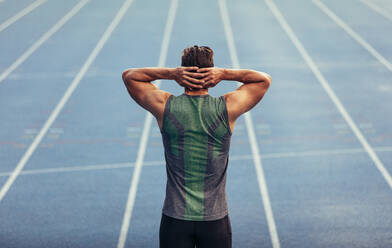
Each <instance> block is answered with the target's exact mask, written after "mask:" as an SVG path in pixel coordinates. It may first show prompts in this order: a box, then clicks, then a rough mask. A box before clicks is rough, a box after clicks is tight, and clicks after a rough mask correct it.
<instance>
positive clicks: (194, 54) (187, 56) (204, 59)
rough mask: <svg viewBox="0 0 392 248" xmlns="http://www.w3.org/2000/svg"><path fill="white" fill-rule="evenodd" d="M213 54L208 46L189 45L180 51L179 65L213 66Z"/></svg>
mask: <svg viewBox="0 0 392 248" xmlns="http://www.w3.org/2000/svg"><path fill="white" fill-rule="evenodd" d="M213 56H214V52H213V51H212V49H211V48H209V47H208V46H200V47H199V46H196V45H195V46H191V47H188V48H185V49H184V51H183V52H182V56H181V66H186V67H189V66H197V67H199V68H205V67H214V58H213Z"/></svg>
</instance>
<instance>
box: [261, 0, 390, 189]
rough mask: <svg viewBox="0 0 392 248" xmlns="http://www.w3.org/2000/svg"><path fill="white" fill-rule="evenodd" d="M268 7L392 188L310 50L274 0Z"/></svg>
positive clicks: (388, 176) (386, 172)
mask: <svg viewBox="0 0 392 248" xmlns="http://www.w3.org/2000/svg"><path fill="white" fill-rule="evenodd" d="M265 2H266V3H267V5H268V7H269V8H270V10H271V11H272V13H273V14H274V15H275V17H276V19H277V20H278V22H279V24H280V25H281V26H282V28H283V29H284V31H285V32H286V33H287V35H288V36H289V38H290V39H291V41H292V42H293V44H294V45H295V47H296V48H297V49H298V51H299V52H300V54H301V55H302V57H303V59H304V60H305V62H306V63H307V64H308V66H309V68H310V69H311V70H312V72H313V74H314V75H315V76H316V78H317V79H318V81H319V82H320V84H321V85H322V87H323V88H324V90H325V91H326V93H327V94H328V96H329V97H330V99H331V100H332V102H333V103H334V104H335V106H336V108H337V109H338V110H339V112H340V114H341V115H342V116H343V118H344V120H345V121H346V122H347V124H348V125H349V126H350V128H351V130H352V131H353V133H354V134H355V136H356V137H357V139H358V140H359V142H360V143H361V144H362V146H363V148H364V149H365V151H366V152H367V153H368V154H369V157H370V158H371V160H372V161H373V162H374V165H375V166H376V167H377V169H378V170H379V171H380V173H381V175H382V176H383V177H384V179H385V181H386V182H387V183H388V185H389V187H390V188H391V189H392V177H391V175H390V174H389V173H388V171H387V169H386V168H385V166H384V165H383V163H382V162H381V161H380V159H379V158H378V156H377V154H376V153H375V152H374V149H373V148H372V147H371V146H370V145H369V143H368V142H367V140H366V138H365V137H364V136H363V134H362V132H361V131H360V130H359V128H358V127H357V125H356V124H355V122H354V121H353V119H352V118H351V117H350V115H349V114H348V112H347V111H346V109H345V108H344V106H343V104H342V103H341V102H340V100H339V98H338V97H337V96H336V94H335V92H334V91H333V90H332V88H331V86H330V85H329V83H328V81H327V80H326V79H325V78H324V76H323V74H322V73H321V72H320V70H319V69H318V67H317V65H316V63H315V62H314V61H313V59H312V58H311V57H310V55H309V54H308V52H307V51H306V50H305V48H304V46H303V45H302V43H301V42H300V41H299V40H298V38H297V36H296V35H295V33H294V31H293V30H292V29H291V27H290V26H289V24H288V23H287V21H286V20H285V18H284V17H283V15H282V14H281V13H280V11H279V9H278V8H277V7H276V5H275V4H274V3H273V1H272V0H265Z"/></svg>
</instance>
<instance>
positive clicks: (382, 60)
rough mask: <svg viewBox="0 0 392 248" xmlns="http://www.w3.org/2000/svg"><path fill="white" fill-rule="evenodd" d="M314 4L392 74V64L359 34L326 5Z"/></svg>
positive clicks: (314, 1) (315, 2) (317, 1)
mask: <svg viewBox="0 0 392 248" xmlns="http://www.w3.org/2000/svg"><path fill="white" fill-rule="evenodd" d="M312 2H313V3H314V4H315V5H316V6H317V7H319V9H321V10H322V11H323V12H324V13H325V14H326V15H327V16H328V17H329V18H331V19H332V20H333V21H334V22H335V23H336V24H337V25H338V26H340V27H341V28H342V29H343V30H344V31H346V32H347V33H348V34H349V35H350V36H351V37H352V38H353V39H354V40H355V41H357V42H358V43H359V44H360V45H361V46H363V47H364V48H365V49H366V50H368V52H369V53H370V54H371V55H373V56H374V57H375V58H376V59H377V60H378V61H380V63H381V64H383V65H384V66H385V67H386V68H387V69H388V70H389V71H391V72H392V64H391V63H390V62H389V61H388V60H387V59H386V58H384V57H383V56H382V55H381V54H380V53H379V52H377V51H376V49H374V48H373V47H372V46H371V45H370V44H369V43H367V42H366V41H365V40H364V39H363V38H362V37H361V36H360V35H359V34H357V33H356V32H355V31H354V30H352V29H351V28H350V27H349V26H348V25H347V24H346V23H345V22H344V21H342V19H340V18H339V17H338V16H337V15H335V14H334V13H333V12H332V11H331V10H330V9H328V7H327V6H325V4H323V3H322V2H321V1H319V0H312Z"/></svg>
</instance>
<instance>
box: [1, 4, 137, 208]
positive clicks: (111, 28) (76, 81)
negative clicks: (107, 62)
mask: <svg viewBox="0 0 392 248" xmlns="http://www.w3.org/2000/svg"><path fill="white" fill-rule="evenodd" d="M86 2H87V1H82V2H79V4H78V6H82V5H81V3H83V5H84V4H85V3H86ZM132 2H133V0H126V1H125V2H124V4H123V5H122V6H121V8H120V10H119V11H118V13H117V15H116V16H115V17H114V19H113V21H112V22H111V23H110V25H109V26H108V28H107V29H106V30H105V33H104V34H103V35H102V37H101V39H100V40H99V41H98V43H97V45H96V46H95V48H94V49H93V51H92V52H91V54H90V56H89V57H88V58H87V60H86V62H85V63H84V64H83V66H82V68H81V69H80V71H79V72H78V74H77V75H76V76H75V78H74V80H73V81H72V83H71V85H70V86H69V87H68V89H67V91H66V92H65V93H64V95H63V97H62V98H61V100H60V101H59V103H58V104H57V106H56V107H55V109H54V110H53V112H52V113H51V114H50V116H49V118H48V119H47V120H46V122H45V124H44V125H43V127H42V128H41V130H40V131H39V133H38V135H37V136H36V137H35V139H34V141H33V143H32V144H31V145H30V146H29V148H28V149H27V151H26V152H25V154H24V155H23V157H22V158H21V160H20V161H19V163H18V165H17V166H16V168H15V169H14V171H13V172H12V175H11V176H10V177H9V178H8V180H7V182H6V183H5V184H4V186H3V187H2V188H1V190H0V202H1V200H2V199H3V198H4V196H5V195H6V193H7V192H8V190H9V189H10V188H11V186H12V184H13V183H14V181H15V180H16V178H17V177H18V176H19V174H20V172H21V171H22V169H23V167H24V166H25V164H26V163H27V161H28V160H29V159H30V157H31V155H32V154H33V153H34V151H35V149H36V148H37V147H38V145H39V143H40V142H41V140H42V139H43V137H44V136H45V134H46V133H47V131H48V130H49V128H50V127H51V125H52V124H53V122H54V121H55V120H56V118H57V116H58V115H59V113H60V111H61V110H62V109H63V107H64V105H65V104H66V103H67V101H68V99H69V98H70V97H71V95H72V93H73V92H74V90H75V89H76V87H77V86H78V84H79V83H80V81H81V80H82V78H83V77H84V75H85V74H86V72H87V70H88V69H89V68H90V66H91V64H92V63H93V62H94V60H95V58H96V57H97V56H98V54H99V52H100V51H101V50H102V48H103V46H104V45H105V43H106V42H107V41H108V39H109V38H110V36H111V34H112V32H113V31H114V29H115V28H116V27H117V25H118V23H119V22H120V20H121V19H122V17H123V16H124V14H125V12H126V11H127V10H128V8H129V6H130V5H131V3H132Z"/></svg>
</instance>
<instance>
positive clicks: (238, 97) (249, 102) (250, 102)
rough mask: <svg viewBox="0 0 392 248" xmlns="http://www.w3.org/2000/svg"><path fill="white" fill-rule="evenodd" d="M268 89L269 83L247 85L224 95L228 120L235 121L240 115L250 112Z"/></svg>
mask: <svg viewBox="0 0 392 248" xmlns="http://www.w3.org/2000/svg"><path fill="white" fill-rule="evenodd" d="M268 88H269V83H264V82H263V83H249V84H243V85H241V86H240V87H239V88H238V89H237V90H235V91H232V92H229V93H227V94H226V95H225V98H226V104H227V111H228V114H229V120H230V121H235V120H236V119H237V118H238V117H239V116H240V115H242V114H243V113H246V112H248V111H249V110H251V109H252V108H253V107H254V106H256V104H257V103H258V102H260V100H261V99H262V98H263V96H264V94H265V93H266V92H267V90H268Z"/></svg>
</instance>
